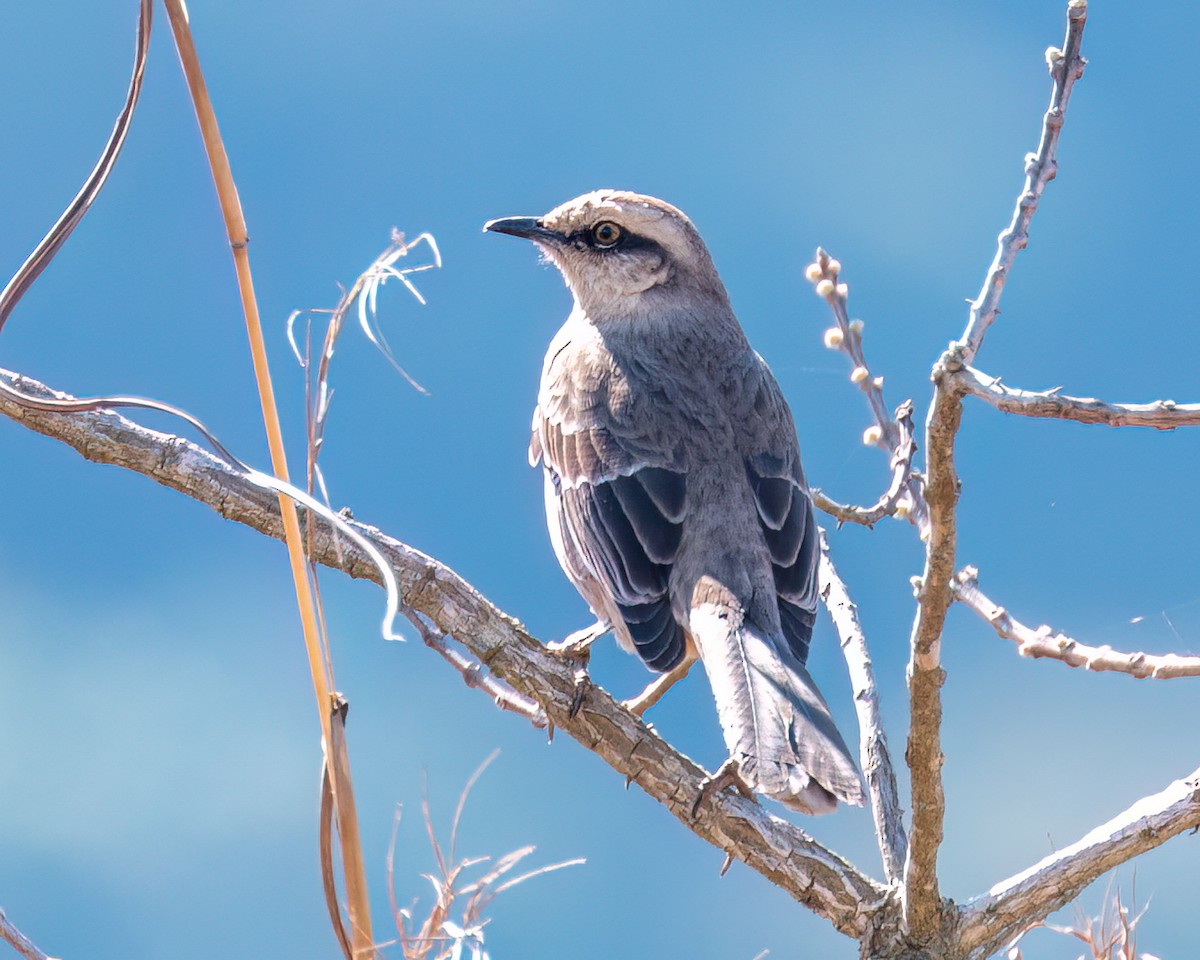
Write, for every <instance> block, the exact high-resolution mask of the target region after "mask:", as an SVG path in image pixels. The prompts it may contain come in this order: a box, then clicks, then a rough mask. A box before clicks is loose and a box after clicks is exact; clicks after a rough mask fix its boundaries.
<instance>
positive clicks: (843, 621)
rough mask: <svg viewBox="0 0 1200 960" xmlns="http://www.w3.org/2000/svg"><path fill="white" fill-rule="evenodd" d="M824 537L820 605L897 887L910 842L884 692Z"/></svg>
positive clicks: (883, 852) (887, 872)
mask: <svg viewBox="0 0 1200 960" xmlns="http://www.w3.org/2000/svg"><path fill="white" fill-rule="evenodd" d="M820 537H821V566H820V578H821V579H820V583H821V599H822V600H823V601H824V602H825V607H826V609H827V610H828V611H829V615H830V617H832V618H833V624H834V627H836V628H837V632H838V637H839V638H841V642H842V653H843V654H844V655H845V657H846V666H847V668H848V669H849V671H850V683H851V686H852V687H853V688H854V709H855V711H856V712H857V713H858V730H859V762H860V763H861V764H862V768H863V773H864V774H865V775H866V778H867V792H868V794H869V795H870V797H871V814H872V816H873V817H874V818H875V836H876V839H877V840H878V841H879V853H880V856H881V857H882V858H883V871H884V876H885V877H886V878H887V881H888V883H897V882H898V881H899V880H900V879H901V878H902V877H903V875H904V859H905V856H906V854H907V852H908V837H907V835H906V834H905V832H904V811H903V810H902V809H901V807H900V796H899V791H898V790H897V789H896V773H895V771H894V770H893V769H892V756H891V752H890V751H889V750H888V743H887V734H886V733H885V732H884V729H883V718H882V717H881V716H880V713H879V689H878V688H877V687H876V685H875V674H874V671H873V668H872V665H871V654H870V652H869V651H868V650H867V638H866V635H865V634H864V633H863V628H862V624H860V623H859V621H858V607H856V606H855V605H854V602H853V601H852V600H851V599H850V594H849V592H848V591H847V590H846V584H845V583H844V582H843V581H842V578H841V577H840V576H838V572H837V568H836V567H835V566H834V565H833V559H832V558H831V557H830V556H829V542H828V539H827V538H826V536H825V531H824V530H823V529H822V530H821V532H820Z"/></svg>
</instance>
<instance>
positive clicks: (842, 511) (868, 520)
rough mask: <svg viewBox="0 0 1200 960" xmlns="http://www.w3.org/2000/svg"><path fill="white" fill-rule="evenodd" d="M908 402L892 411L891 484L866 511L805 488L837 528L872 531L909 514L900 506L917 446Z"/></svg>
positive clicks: (910, 403)
mask: <svg viewBox="0 0 1200 960" xmlns="http://www.w3.org/2000/svg"><path fill="white" fill-rule="evenodd" d="M912 412H913V407H912V401H911V400H905V401H904V403H902V404H900V406H899V408H898V409H897V410H896V424H897V426H898V427H899V433H898V437H897V446H896V448H895V449H894V450H893V451H892V462H891V468H892V482H891V484H890V485H889V486H888V488H887V490H885V491H884V492H883V495H882V496H881V497H880V498H879V499H878V500H877V501H876V502H875V503H874V504H872V505H871V506H869V507H859V506H853V505H850V504H844V503H838V502H837V501H836V500H831V499H830V498H829V497H827V496H826V495H825V493H824V491H822V490H818V489H817V488H816V487H810V488H809V491H808V492H809V494H810V495H811V496H812V501H813V506H814V507H816V508H817V509H818V510H821V511H823V512H825V513H827V514H829V515H830V516H831V517H833V518H834V519H835V520H837V522H838V525H839V526H840V525H841V524H843V523H858V524H862V525H863V526H864V527H872V526H874V525H875V524H877V523H878V522H879V521H880V520H882V519H883V518H884V517H891V516H900V517H903V516H906V515H907V512H908V510H909V507H908V504H906V503H905V502H904V498H905V495H906V494H908V493H909V487H910V484H911V482H912V462H913V457H914V456H915V454H916V452H917V443H916V441H915V440H914V439H913V423H912Z"/></svg>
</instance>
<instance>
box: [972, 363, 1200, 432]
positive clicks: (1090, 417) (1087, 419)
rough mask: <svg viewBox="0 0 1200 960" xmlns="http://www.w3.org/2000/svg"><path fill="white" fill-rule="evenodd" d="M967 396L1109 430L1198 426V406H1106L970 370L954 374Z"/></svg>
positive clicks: (1165, 403) (1029, 413) (1157, 402)
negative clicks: (1021, 387) (1014, 384)
mask: <svg viewBox="0 0 1200 960" xmlns="http://www.w3.org/2000/svg"><path fill="white" fill-rule="evenodd" d="M954 377H955V379H956V380H957V382H958V383H959V385H960V386H961V387H962V388H963V390H964V391H965V392H966V393H969V394H970V395H971V396H974V397H979V398H981V399H983V400H986V401H987V402H988V403H990V404H991V405H992V406H993V407H995V408H996V409H998V410H1003V411H1004V412H1005V413H1016V414H1019V415H1021V416H1023V417H1047V418H1051V419H1055V420H1074V421H1076V422H1077V423H1100V424H1105V425H1106V426H1110V427H1151V428H1153V429H1155V430H1174V429H1175V428H1176V427H1194V426H1200V403H1176V402H1175V401H1174V400H1155V401H1153V402H1151V403H1106V402H1104V401H1103V400H1097V399H1095V398H1094V397H1067V396H1063V395H1062V394H1060V393H1059V392H1058V390H1039V391H1032V390H1018V389H1017V388H1016V387H1010V386H1007V385H1005V384H1003V383H1001V382H1000V378H999V377H989V376H988V375H987V374H986V373H983V372H982V371H979V370H976V369H975V368H973V367H963V368H962V369H961V370H958V371H956V372H955V374H954Z"/></svg>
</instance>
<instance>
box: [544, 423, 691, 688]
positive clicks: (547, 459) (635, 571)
mask: <svg viewBox="0 0 1200 960" xmlns="http://www.w3.org/2000/svg"><path fill="white" fill-rule="evenodd" d="M637 446H638V444H637V443H636V442H630V441H629V440H628V439H626V438H620V437H618V436H616V435H615V434H614V433H613V431H611V430H610V429H609V427H607V426H604V425H601V424H596V423H593V424H591V425H588V426H581V425H578V424H570V425H564V424H563V423H562V422H561V421H559V420H557V419H550V418H548V417H545V416H543V414H542V413H541V411H540V410H539V411H538V412H537V413H535V416H534V432H533V438H532V441H531V443H530V450H529V452H530V460H531V461H532V462H535V463H536V462H537V460H538V459H540V460H542V461H543V462H544V464H545V467H546V470H547V471H548V473H549V476H550V479H551V482H552V484H553V494H552V495H551V494H548V495H547V509H548V511H549V512H550V514H551V516H550V523H552V524H554V523H557V524H558V525H559V530H560V533H561V541H562V545H563V550H565V551H566V552H567V554H568V556H566V557H563V558H560V559H562V560H563V566H564V567H565V568H567V572H568V573H570V574H572V576H574V577H577V578H590V579H591V580H592V581H594V582H595V583H597V584H599V586H600V588H601V589H602V590H603V591H604V592H605V594H606V595H607V597H608V599H609V600H610V601H611V602H612V604H613V605H614V606H615V608H616V610H617V612H618V613H619V615H620V617H621V619H622V621H623V622H624V626H625V628H626V629H627V631H628V633H629V637H630V639H631V640H632V641H633V645H634V649H635V650H636V651H637V653H638V655H639V656H640V657H641V658H642V660H644V661H645V662H646V664H647V666H649V667H650V668H651V669H654V670H659V671H666V670H670V669H671V668H672V667H674V666H676V665H677V664H678V663H679V662H680V661H681V660H682V659H683V656H684V653H685V650H686V643H685V639H684V634H683V630H682V628H681V627H680V626H679V624H678V623H676V621H675V618H674V616H673V615H672V613H671V602H670V598H669V597H668V593H667V591H668V581H669V578H670V572H671V565H672V564H673V563H674V561H675V556H676V553H677V551H678V549H679V538H680V535H681V533H682V530H683V518H684V509H685V499H686V498H685V492H686V483H687V481H686V476H685V474H684V472H683V471H682V470H679V469H672V468H671V467H669V466H663V465H658V464H653V463H648V462H647V459H648V458H646V457H644V456H640V455H639V454H638V453H637V452H636V448H637ZM578 567H582V569H574V570H573V569H572V568H578ZM580 575H582V577H580Z"/></svg>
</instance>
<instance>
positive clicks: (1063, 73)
mask: <svg viewBox="0 0 1200 960" xmlns="http://www.w3.org/2000/svg"><path fill="white" fill-rule="evenodd" d="M1086 22H1087V0H1069V3H1068V4H1067V33H1066V40H1065V41H1064V43H1063V49H1062V50H1058V49H1057V48H1051V49H1050V50H1048V51H1047V54H1046V61H1047V66H1048V67H1049V69H1050V76H1051V78H1052V80H1053V86H1052V88H1051V91H1050V107H1049V109H1048V110H1047V111H1046V114H1045V116H1044V118H1043V120H1042V133H1041V139H1040V141H1039V143H1038V148H1037V151H1036V152H1035V153H1033V154H1030V155H1029V157H1028V158H1027V159H1026V163H1025V184H1024V186H1023V188H1022V190H1021V193H1020V195H1019V196H1018V198H1017V204H1016V209H1015V210H1014V213H1013V219H1012V222H1011V223H1010V224H1009V226H1008V228H1007V229H1005V231H1004V232H1003V233H1001V234H1000V237H999V239H998V241H997V248H996V256H995V257H994V259H993V260H992V264H991V266H990V267H989V268H988V271H987V275H986V276H985V277H984V281H983V288H982V289H981V291H980V293H979V296H978V297H977V298H976V299H975V301H974V302H973V303H972V304H971V308H970V313H969V316H968V320H967V327H966V330H965V331H964V332H963V336H962V339H961V340H959V341H957V342H956V343H953V344H951V346H950V349H948V350H947V351H946V352H945V354H943V355H942V357H941V358H940V359H939V360H938V362H937V363H936V364H935V365H934V368H933V374H932V379H933V382H934V394H933V402H932V404H931V405H930V409H929V417H928V420H927V421H926V427H925V431H926V432H925V436H926V440H925V457H926V465H927V467H926V477H925V480H926V484H925V497H926V500H927V502H928V505H929V518H930V519H929V527H928V529H925V528H920V529H921V532H922V536H923V537H924V538H925V540H926V552H925V569H924V572H923V573H922V576H921V579H920V581H919V586H918V588H917V615H916V618H915V620H914V623H913V631H912V642H911V647H912V652H911V656H910V658H909V665H908V683H909V712H910V718H911V719H910V727H909V734H908V749H907V751H906V752H905V757H906V759H907V760H908V765H909V769H910V771H911V773H912V810H913V812H912V817H913V821H912V832H911V835H910V838H909V848H908V864H907V868H906V870H905V877H904V917H905V922H906V924H907V926H908V930H909V933H910V934H911V935H912V936H913V938H914V939H916V940H917V941H918V942H920V941H923V940H929V939H930V938H932V937H933V936H934V935H935V933H936V932H937V930H938V928H939V926H940V925H941V923H942V921H943V919H944V917H945V912H944V910H943V907H942V903H941V894H940V892H939V890H938V880H937V852H938V847H939V846H940V845H941V842H942V838H943V820H944V816H945V805H946V800H945V794H944V792H943V790H942V774H941V770H942V763H943V761H944V759H945V758H944V756H943V754H942V750H941V720H942V704H941V687H942V683H943V682H944V680H945V672H944V671H943V670H942V667H941V636H942V629H943V627H944V625H945V619H946V610H947V608H948V607H949V606H950V603H951V601H952V600H953V593H952V590H951V581H952V575H953V571H954V556H955V548H956V540H957V531H956V527H955V508H956V505H957V502H958V486H959V484H958V476H957V474H956V473H955V469H954V439H955V435H956V434H957V432H958V427H959V424H960V422H961V420H962V395H963V391H964V388H963V387H962V386H961V385H960V384H958V382H957V381H956V378H955V376H954V375H955V374H956V373H958V372H959V371H960V370H961V369H962V368H963V367H964V366H965V365H966V364H967V363H969V362H970V361H971V360H973V359H974V358H975V355H976V354H977V353H978V352H979V349H980V347H981V346H982V345H983V339H984V336H985V335H986V334H987V330H988V328H989V327H990V326H991V324H992V323H993V321H994V320H995V318H996V315H997V313H998V312H999V305H1000V296H1001V294H1002V293H1003V292H1004V283H1005V280H1006V279H1007V277H1008V271H1009V269H1010V268H1011V267H1012V265H1013V263H1014V261H1015V260H1016V256H1017V253H1018V252H1020V251H1021V250H1023V249H1024V248H1025V247H1026V245H1027V244H1028V242H1029V224H1030V221H1031V220H1032V219H1033V214H1034V212H1035V211H1036V210H1037V205H1038V201H1039V200H1040V199H1041V196H1042V192H1043V191H1044V190H1045V188H1046V184H1047V183H1049V182H1050V181H1051V180H1052V179H1054V176H1055V173H1056V171H1057V166H1058V164H1057V161H1056V160H1055V151H1056V150H1057V147H1058V138H1059V134H1060V133H1061V131H1062V125H1063V118H1064V116H1065V111H1066V108H1067V102H1068V100H1069V98H1070V95H1071V89H1072V87H1073V86H1074V84H1075V81H1076V80H1078V79H1079V78H1080V77H1081V76H1082V75H1083V67H1084V63H1085V61H1084V59H1083V56H1082V54H1081V52H1080V50H1081V47H1080V45H1081V43H1082V40H1083V28H1084V24H1085V23H1086Z"/></svg>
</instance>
